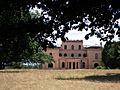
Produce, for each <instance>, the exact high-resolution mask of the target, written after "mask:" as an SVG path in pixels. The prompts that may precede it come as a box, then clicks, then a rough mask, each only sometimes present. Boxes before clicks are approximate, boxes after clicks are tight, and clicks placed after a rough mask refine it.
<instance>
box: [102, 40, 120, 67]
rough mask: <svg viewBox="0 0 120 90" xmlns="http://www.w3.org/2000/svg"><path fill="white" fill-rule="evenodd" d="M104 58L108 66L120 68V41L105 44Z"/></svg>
mask: <svg viewBox="0 0 120 90" xmlns="http://www.w3.org/2000/svg"><path fill="white" fill-rule="evenodd" d="M102 60H103V63H104V65H105V67H106V68H108V67H109V68H111V69H115V68H120V41H119V42H112V43H111V44H108V43H106V44H105V47H104V49H103V52H102Z"/></svg>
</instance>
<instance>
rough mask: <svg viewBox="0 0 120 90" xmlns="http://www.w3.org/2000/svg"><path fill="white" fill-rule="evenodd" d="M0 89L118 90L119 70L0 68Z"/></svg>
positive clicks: (119, 87)
mask: <svg viewBox="0 0 120 90" xmlns="http://www.w3.org/2000/svg"><path fill="white" fill-rule="evenodd" d="M0 90H120V70H95V69H93V70H91V69H81V70H38V69H35V70H33V69H30V70H23V69H22V70H17V69H15V70H0Z"/></svg>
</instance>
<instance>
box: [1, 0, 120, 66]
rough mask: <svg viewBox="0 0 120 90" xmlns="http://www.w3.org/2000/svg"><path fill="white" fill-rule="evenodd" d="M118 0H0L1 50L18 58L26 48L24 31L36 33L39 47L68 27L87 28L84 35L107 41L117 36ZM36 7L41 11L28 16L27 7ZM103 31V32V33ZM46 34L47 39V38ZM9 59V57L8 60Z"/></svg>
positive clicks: (119, 34)
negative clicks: (36, 14)
mask: <svg viewBox="0 0 120 90" xmlns="http://www.w3.org/2000/svg"><path fill="white" fill-rule="evenodd" d="M119 2H120V1H119V0H17V1H16V0H0V44H1V45H2V47H1V48H2V51H1V52H2V54H1V55H3V57H5V56H7V57H5V58H0V59H1V62H0V63H1V64H2V63H3V61H5V60H8V59H7V58H9V56H10V55H12V56H15V57H12V56H11V58H12V59H14V60H16V58H17V59H18V60H20V59H19V58H20V57H19V56H20V54H21V53H22V52H23V51H24V50H25V49H26V47H27V45H28V42H26V38H25V35H26V33H30V36H31V37H32V38H33V37H37V38H38V39H39V42H40V43H41V46H42V47H43V49H45V48H46V47H48V46H50V47H53V43H54V42H55V40H56V39H57V38H61V39H62V40H63V41H65V40H66V37H65V34H66V33H67V32H68V31H69V30H71V29H77V30H79V31H81V30H83V29H85V30H88V29H90V30H91V32H90V33H89V34H87V35H86V37H85V38H86V39H88V38H89V37H90V36H93V35H97V37H99V38H101V40H104V41H111V40H112V39H113V38H114V35H118V36H120V26H119V22H118V21H117V20H118V19H119V17H120V6H119V5H118V3H119ZM34 7H38V8H39V9H41V10H42V11H41V15H40V16H37V17H33V18H32V17H31V15H30V13H29V10H30V8H34ZM105 34H106V35H105ZM48 38H50V40H49V39H48ZM12 59H11V60H12Z"/></svg>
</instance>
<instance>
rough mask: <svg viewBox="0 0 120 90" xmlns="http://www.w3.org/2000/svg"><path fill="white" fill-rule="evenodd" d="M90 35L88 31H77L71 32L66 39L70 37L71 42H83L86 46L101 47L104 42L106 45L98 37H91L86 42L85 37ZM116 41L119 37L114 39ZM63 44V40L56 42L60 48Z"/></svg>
mask: <svg viewBox="0 0 120 90" xmlns="http://www.w3.org/2000/svg"><path fill="white" fill-rule="evenodd" d="M87 33H89V32H88V31H85V30H83V31H77V30H70V31H69V32H68V33H67V34H66V35H65V37H68V39H69V40H83V45H84V46H100V42H102V46H104V45H105V42H103V41H100V38H97V37H96V36H92V37H90V38H89V39H88V40H85V35H86V34H87ZM114 40H115V41H118V37H115V38H114ZM61 43H62V41H61V39H58V40H57V42H56V45H57V46H60V45H61Z"/></svg>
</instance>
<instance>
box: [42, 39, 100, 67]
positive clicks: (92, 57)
mask: <svg viewBox="0 0 120 90" xmlns="http://www.w3.org/2000/svg"><path fill="white" fill-rule="evenodd" d="M101 52H102V48H101V47H100V46H91V47H84V46H83V40H68V41H66V42H62V45H61V47H59V48H58V47H57V48H47V53H48V54H50V55H52V56H53V58H54V61H55V62H52V63H46V64H43V65H42V68H44V69H48V68H53V69H82V68H85V69H92V68H95V67H97V66H98V65H100V62H101Z"/></svg>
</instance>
